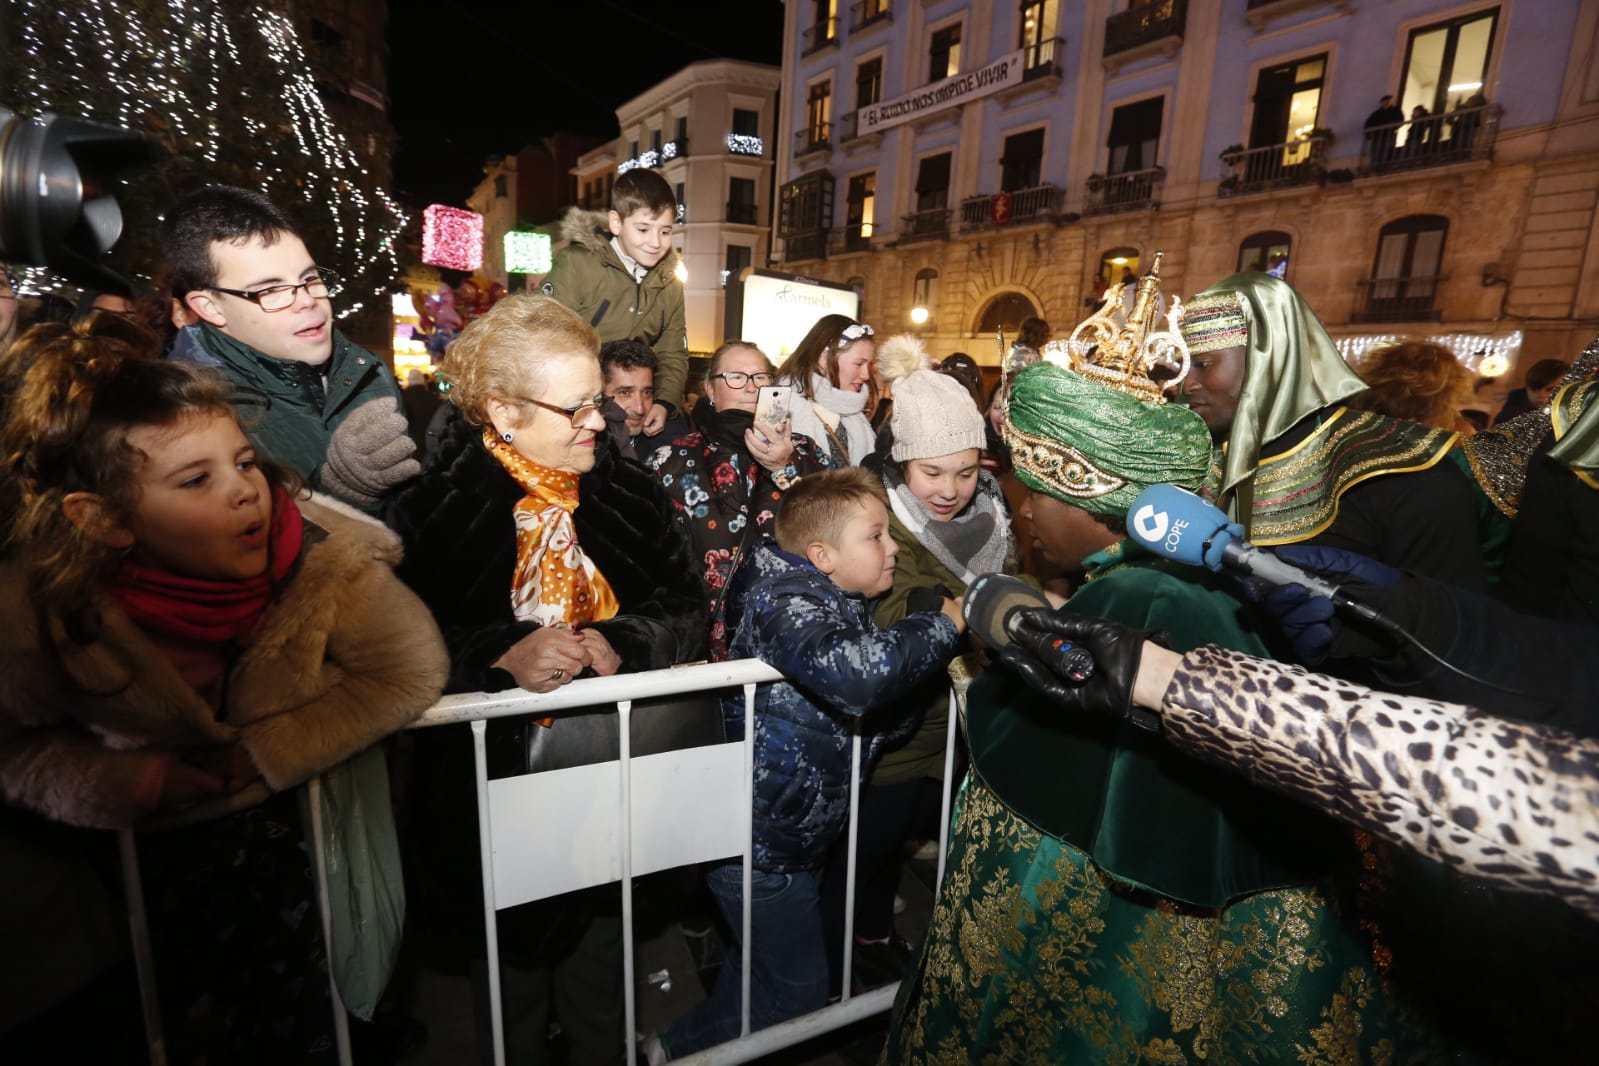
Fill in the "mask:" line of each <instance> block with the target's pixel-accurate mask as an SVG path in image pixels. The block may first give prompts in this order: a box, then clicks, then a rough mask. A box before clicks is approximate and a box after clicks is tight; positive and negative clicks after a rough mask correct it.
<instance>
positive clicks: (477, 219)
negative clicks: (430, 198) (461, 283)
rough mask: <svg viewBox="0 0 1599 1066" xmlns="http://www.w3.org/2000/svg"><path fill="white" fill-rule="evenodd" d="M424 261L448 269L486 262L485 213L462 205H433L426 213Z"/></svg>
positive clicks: (465, 268)
mask: <svg viewBox="0 0 1599 1066" xmlns="http://www.w3.org/2000/svg"><path fill="white" fill-rule="evenodd" d="M422 262H424V263H426V264H427V265H428V266H436V267H443V268H444V269H446V270H476V269H478V268H479V267H481V266H482V265H483V216H482V215H480V214H478V213H477V212H476V211H463V210H462V209H461V208H459V207H446V206H445V205H444V204H429V205H428V208H427V210H425V211H423V212H422Z"/></svg>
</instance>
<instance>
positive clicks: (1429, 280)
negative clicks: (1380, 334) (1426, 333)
mask: <svg viewBox="0 0 1599 1066" xmlns="http://www.w3.org/2000/svg"><path fill="white" fill-rule="evenodd" d="M1448 280H1449V278H1448V276H1447V275H1442V274H1440V275H1434V276H1431V277H1413V278H1362V279H1360V280H1359V281H1358V282H1356V283H1355V284H1356V285H1357V286H1359V292H1358V293H1356V296H1355V310H1354V313H1353V314H1351V315H1350V321H1352V322H1437V321H1438V320H1439V317H1440V315H1439V310H1438V290H1439V288H1440V287H1441V286H1442V285H1443V283H1444V282H1446V281H1448Z"/></svg>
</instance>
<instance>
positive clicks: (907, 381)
mask: <svg viewBox="0 0 1599 1066" xmlns="http://www.w3.org/2000/svg"><path fill="white" fill-rule="evenodd" d="M875 366H876V371H877V376H878V379H879V380H880V381H882V382H883V383H884V384H886V385H888V386H889V387H890V388H891V389H892V390H893V397H894V405H893V408H892V414H891V415H890V416H889V421H888V426H887V430H888V433H887V434H885V435H884V436H883V437H880V438H879V441H878V452H877V454H876V455H875V456H874V457H873V458H872V460H870V461H868V463H866V464H865V465H867V466H876V467H878V468H880V470H881V474H882V478H883V487H884V489H886V490H887V492H888V498H889V503H890V516H889V518H890V528H891V532H892V534H893V537H894V541H895V543H896V544H898V545H899V555H898V556H897V557H896V563H897V566H896V569H895V577H894V587H893V588H892V589H891V590H889V592H888V593H887V594H886V595H885V596H884V597H883V598H882V600H881V601H880V602H879V603H878V604H877V607H876V618H877V624H878V625H880V626H882V625H887V624H888V623H890V622H894V621H898V620H899V619H901V618H904V617H905V616H906V615H907V614H910V613H913V612H915V611H918V610H934V611H936V610H938V609H939V605H940V603H941V602H942V600H943V598H944V597H946V596H948V597H951V598H957V599H958V598H959V597H960V596H961V595H963V594H964V593H965V591H966V586H967V585H969V584H970V583H971V582H972V581H974V580H976V578H977V576H978V575H980V574H985V573H992V572H995V571H1001V572H1005V573H1014V572H1015V570H1016V550H1015V541H1014V538H1013V537H1012V535H1011V520H1010V513H1009V511H1008V510H1007V508H1006V506H1005V498H1004V495H1003V494H1002V493H1001V491H1000V487H999V482H998V481H997V480H996V479H995V478H994V475H993V474H991V473H989V472H988V471H987V470H984V469H982V467H981V465H980V463H979V458H980V456H981V454H982V450H983V445H984V441H985V434H984V419H983V415H982V412H980V411H979V410H978V409H977V404H976V403H975V402H974V401H973V400H972V397H971V394H970V393H969V392H967V390H966V388H965V387H964V386H963V385H961V383H960V382H959V381H957V380H956V379H955V378H952V377H950V376H949V375H947V374H942V373H939V372H938V371H937V370H935V369H933V364H932V361H931V360H930V359H929V358H928V355H927V350H926V349H925V348H924V347H923V346H922V342H921V341H920V340H919V339H918V338H916V337H915V336H913V335H911V334H901V335H899V336H896V337H890V338H888V339H887V340H885V341H884V342H883V343H882V344H880V345H879V346H878V348H877V353H876V363H875ZM935 590H936V591H935ZM948 697H949V680H948V678H947V677H943V676H939V677H935V678H932V679H930V680H929V681H928V682H927V683H925V684H923V685H922V686H920V687H918V688H916V689H914V690H912V691H910V692H907V693H906V694H905V696H904V698H903V702H902V703H900V704H897V705H896V706H895V707H894V708H890V709H887V710H885V712H884V713H885V714H888V715H891V716H893V717H894V718H895V719H896V720H897V719H898V718H899V717H900V716H902V715H904V714H910V713H914V714H917V715H922V716H924V717H923V721H922V726H921V728H920V729H919V730H918V731H917V733H916V735H915V736H913V737H912V738H911V740H910V741H909V742H908V743H906V744H905V746H904V747H901V748H899V749H897V750H895V751H892V752H889V753H888V754H886V755H885V756H883V759H882V761H881V762H879V763H878V765H877V768H876V770H875V771H874V772H873V774H872V779H871V782H870V784H869V785H868V786H867V788H866V789H865V790H864V791H863V792H862V793H861V811H860V832H859V841H858V846H857V851H858V855H859V860H858V867H857V870H856V894H855V899H856V902H855V945H854V967H853V977H854V982H853V983H854V984H855V985H856V986H858V987H860V988H867V987H872V986H875V985H878V984H884V983H887V982H888V981H892V980H897V979H898V978H899V976H900V972H901V971H902V970H903V968H904V967H905V966H906V965H908V964H909V962H910V959H911V957H912V954H913V951H912V947H911V945H909V944H907V943H905V942H904V941H903V940H901V939H900V938H899V937H898V936H897V935H896V934H895V932H894V893H895V890H896V889H897V888H898V886H899V880H900V872H901V867H902V866H903V863H904V857H905V852H904V843H905V841H906V840H907V839H909V838H911V837H913V836H918V835H922V834H920V833H919V832H918V828H919V826H918V823H919V822H920V821H921V820H922V816H924V815H925V816H928V817H930V819H931V820H932V821H933V822H934V823H935V824H936V817H937V811H938V800H939V785H940V782H941V781H942V779H943V774H944V738H945V736H946V733H947V722H948V714H949V707H948ZM844 859H845V856H844V854H843V853H842V849H840V853H839V854H838V855H837V856H835V857H834V860H833V861H832V862H831V863H830V864H829V867H828V869H827V872H826V874H825V876H824V880H823V886H822V917H823V920H824V923H825V924H826V932H827V948H828V954H829V963H830V965H831V967H832V970H833V982H834V985H835V988H834V991H835V992H836V991H838V990H839V988H838V986H839V985H840V982H841V974H842V971H843V966H842V962H843V958H842V956H843V939H844Z"/></svg>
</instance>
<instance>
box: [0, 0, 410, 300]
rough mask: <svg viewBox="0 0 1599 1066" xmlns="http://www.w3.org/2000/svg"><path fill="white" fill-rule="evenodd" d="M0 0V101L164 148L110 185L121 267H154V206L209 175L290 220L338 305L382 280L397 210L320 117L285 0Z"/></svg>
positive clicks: (399, 216) (390, 259)
mask: <svg viewBox="0 0 1599 1066" xmlns="http://www.w3.org/2000/svg"><path fill="white" fill-rule="evenodd" d="M0 7H3V9H4V10H3V12H0V18H4V19H6V20H7V21H9V22H11V23H12V24H13V25H14V26H16V27H17V31H16V32H15V33H14V34H13V35H12V37H11V54H9V55H5V56H0V69H5V68H9V75H8V76H7V75H0V98H4V99H6V101H7V104H8V106H11V107H13V108H15V109H16V110H18V111H19V112H22V113H30V114H37V113H40V112H43V111H55V112H58V113H61V114H67V115H75V116H80V117H83V118H87V119H91V120H93V121H97V122H104V123H108V124H111V125H116V126H122V127H125V128H128V129H135V130H139V131H140V132H143V133H145V134H147V135H148V136H150V137H151V138H152V139H154V140H156V141H157V142H159V143H160V144H161V145H162V147H163V148H165V149H166V153H167V156H166V158H165V159H164V160H163V161H162V162H161V163H159V164H157V165H156V166H155V167H152V168H150V170H149V171H147V172H145V173H142V174H135V175H133V176H132V177H131V178H130V182H129V188H128V190H127V193H126V194H125V195H123V196H120V197H119V199H121V200H122V202H123V209H124V215H125V217H126V218H127V222H128V225H127V232H126V235H125V236H124V238H123V241H122V242H121V244H119V246H118V248H117V249H116V250H115V252H114V255H115V258H116V260H117V261H118V262H119V263H121V264H124V269H126V270H128V271H129V272H131V273H138V274H142V275H145V276H149V275H150V274H151V273H153V272H154V270H155V267H156V266H157V264H158V261H159V250H158V249H157V248H156V247H155V240H154V232H155V228H156V225H157V223H158V221H159V217H160V215H161V213H162V212H164V211H165V210H166V209H167V208H168V207H169V206H170V205H171V204H172V203H173V202H174V201H176V200H177V199H178V198H179V197H180V196H182V195H183V194H185V193H187V192H189V191H191V190H192V189H194V188H196V187H198V186H199V185H202V184H205V183H208V182H215V183H221V184H230V185H240V186H245V187H254V188H257V189H259V190H260V191H261V192H263V193H264V194H266V195H267V196H268V197H270V198H271V199H272V200H273V201H274V202H275V203H277V204H278V205H279V206H280V207H282V208H283V209H284V210H285V211H286V212H288V214H289V215H290V216H291V217H293V218H294V219H295V221H296V223H297V224H299V225H300V226H301V227H302V228H303V230H304V233H305V237H306V243H307V244H308V245H309V246H310V247H311V249H312V252H313V254H314V255H317V256H318V258H319V261H321V262H325V263H327V264H328V265H329V266H332V267H334V268H335V269H337V270H338V271H339V272H340V273H341V274H343V275H344V276H345V277H346V278H347V279H348V285H347V287H346V289H345V293H346V295H345V296H344V297H343V298H341V299H340V300H338V301H336V303H335V309H336V310H337V312H338V313H339V315H340V317H345V316H347V315H350V314H353V313H355V312H357V311H359V310H361V308H362V307H363V306H364V304H365V303H366V302H368V301H371V300H372V299H373V297H376V296H379V295H380V294H382V293H383V292H385V291H386V290H388V289H389V288H390V287H391V286H392V284H393V282H394V279H395V276H396V275H397V273H398V258H397V246H398V241H399V238H400V233H401V230H402V228H403V226H404V225H405V215H404V213H403V212H402V211H401V210H400V208H399V207H398V205H397V204H395V202H394V201H393V200H392V199H391V198H390V197H389V195H388V193H387V192H386V191H385V190H384V189H383V188H382V186H381V185H380V183H379V182H378V180H377V178H376V177H375V176H374V175H373V174H372V173H371V172H370V171H368V170H367V169H366V168H365V167H364V166H363V165H362V164H361V162H360V160H359V159H358V158H357V156H356V153H355V151H354V150H353V149H352V147H351V145H350V142H349V139H348V137H347V135H346V132H345V131H344V130H342V129H341V128H340V127H339V125H338V124H337V123H336V122H335V121H334V119H333V118H332V116H331V115H330V114H329V113H328V110H327V108H326V106H325V105H324V104H323V101H322V96H321V94H320V92H319V90H318V87H317V82H316V78H315V76H314V73H313V69H312V65H311V62H310V60H309V59H308V58H307V56H306V53H305V50H304V48H303V47H302V46H301V43H300V39H299V35H298V34H297V33H296V32H295V29H294V25H293V23H292V22H291V21H290V19H289V18H288V16H287V14H286V13H285V5H284V3H283V2H282V0H232V2H224V0H149V2H140V3H128V2H127V0H51V2H44V0H0ZM378 121H381V117H380V116H379V117H378ZM329 244H331V245H332V247H329V246H328V245H329ZM379 306H381V303H380V304H379Z"/></svg>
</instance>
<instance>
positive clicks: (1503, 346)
mask: <svg viewBox="0 0 1599 1066" xmlns="http://www.w3.org/2000/svg"><path fill="white" fill-rule="evenodd" d="M1414 337H1415V334H1409V333H1407V334H1399V333H1361V334H1357V335H1355V336H1352V337H1339V338H1338V339H1336V340H1334V341H1333V343H1334V344H1335V345H1337V347H1338V354H1339V355H1341V356H1343V357H1344V362H1346V363H1348V364H1349V365H1350V366H1359V365H1360V361H1361V360H1362V359H1364V358H1365V357H1366V353H1367V352H1368V351H1370V350H1371V349H1373V348H1376V347H1379V346H1381V345H1385V344H1394V343H1397V342H1398V341H1402V340H1412V339H1414ZM1422 339H1423V340H1425V341H1427V342H1428V343H1430V344H1441V345H1443V346H1444V347H1445V348H1448V349H1449V350H1450V351H1452V352H1454V353H1455V358H1456V359H1459V360H1460V362H1461V364H1462V365H1463V366H1465V368H1466V369H1467V370H1470V371H1471V372H1472V373H1474V374H1477V375H1479V376H1481V377H1497V376H1498V375H1500V374H1503V373H1504V372H1505V371H1507V370H1509V369H1510V368H1511V367H1512V366H1513V365H1515V363H1516V362H1517V360H1518V359H1519V358H1520V356H1521V340H1522V336H1521V330H1519V329H1518V330H1512V331H1511V332H1509V333H1500V334H1488V333H1434V334H1431V335H1429V336H1427V337H1423V338H1422Z"/></svg>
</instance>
